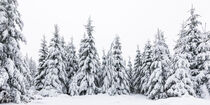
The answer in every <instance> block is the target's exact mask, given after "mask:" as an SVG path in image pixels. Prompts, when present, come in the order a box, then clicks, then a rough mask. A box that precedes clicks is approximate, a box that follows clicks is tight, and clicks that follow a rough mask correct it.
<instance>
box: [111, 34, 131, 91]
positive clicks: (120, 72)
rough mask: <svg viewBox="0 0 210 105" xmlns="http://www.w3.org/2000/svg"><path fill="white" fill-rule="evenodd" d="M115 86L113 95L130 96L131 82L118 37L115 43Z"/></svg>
mask: <svg viewBox="0 0 210 105" xmlns="http://www.w3.org/2000/svg"><path fill="white" fill-rule="evenodd" d="M112 53H113V70H114V72H113V84H112V85H113V86H114V88H115V91H113V93H112V94H118V95H121V94H129V92H130V90H129V81H128V75H127V73H126V71H125V70H126V68H125V65H124V63H123V58H122V51H121V43H120V40H119V36H117V37H116V38H115V40H114V43H113V52H112Z"/></svg>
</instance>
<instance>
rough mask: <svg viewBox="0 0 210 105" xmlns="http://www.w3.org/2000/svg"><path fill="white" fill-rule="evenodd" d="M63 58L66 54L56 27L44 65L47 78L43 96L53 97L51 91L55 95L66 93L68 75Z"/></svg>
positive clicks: (45, 78) (45, 77)
mask: <svg viewBox="0 0 210 105" xmlns="http://www.w3.org/2000/svg"><path fill="white" fill-rule="evenodd" d="M63 58H64V52H63V47H62V43H61V38H60V35H59V30H58V26H57V25H55V32H54V36H53V38H52V39H51V42H50V45H49V54H48V56H47V58H46V61H45V64H44V66H46V68H45V72H44V74H45V76H44V80H43V82H44V85H43V87H42V91H43V92H42V93H43V94H42V95H44V96H51V94H50V93H51V91H52V92H54V93H66V82H67V74H66V70H65V62H64V59H63ZM48 92H49V94H48Z"/></svg>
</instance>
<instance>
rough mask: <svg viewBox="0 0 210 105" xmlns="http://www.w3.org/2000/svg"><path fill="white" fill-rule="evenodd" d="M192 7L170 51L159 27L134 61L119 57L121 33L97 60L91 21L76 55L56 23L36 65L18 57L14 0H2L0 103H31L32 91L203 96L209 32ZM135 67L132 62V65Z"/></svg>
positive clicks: (209, 78) (209, 66) (209, 64)
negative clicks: (203, 28) (153, 39)
mask: <svg viewBox="0 0 210 105" xmlns="http://www.w3.org/2000/svg"><path fill="white" fill-rule="evenodd" d="M198 17H199V15H198V14H196V13H195V9H194V8H192V9H191V10H190V16H189V18H188V19H187V20H186V21H185V22H184V23H183V24H182V28H181V31H180V32H179V34H178V36H179V38H178V40H177V42H176V45H175V47H174V52H175V54H174V55H171V54H170V52H169V48H168V46H167V44H166V43H165V38H164V33H163V31H161V30H159V29H158V31H157V33H156V35H155V41H154V43H151V42H150V41H148V42H147V43H146V44H145V47H144V50H143V52H140V49H139V48H138V47H137V50H136V57H135V60H134V63H132V62H131V61H130V60H129V61H128V63H127V65H126V62H125V60H124V59H123V56H122V51H121V48H122V46H121V43H120V37H119V36H116V38H115V39H114V40H113V42H112V43H111V44H110V49H109V50H108V51H107V52H105V51H103V52H104V53H103V56H102V59H101V60H102V61H101V62H100V60H99V56H98V53H97V49H96V47H95V42H94V40H95V39H94V37H93V34H92V32H93V29H94V27H93V25H92V20H91V19H90V18H89V19H88V23H87V25H85V28H86V30H87V31H86V33H85V35H84V37H83V39H82V40H81V42H80V48H79V51H78V52H77V53H76V50H75V46H74V44H73V38H72V40H71V42H69V43H66V42H65V41H64V38H63V37H62V36H61V35H60V34H59V28H58V26H57V25H55V30H54V34H53V37H52V38H51V40H50V42H49V43H47V41H46V39H45V37H43V39H42V42H41V48H40V51H39V62H38V63H39V64H38V68H37V69H38V70H36V67H35V66H34V65H35V62H34V61H33V60H32V59H29V58H28V57H22V55H21V52H20V44H19V43H20V42H25V38H24V36H23V35H22V28H23V22H22V20H21V18H20V13H19V12H18V10H17V1H16V0H1V1H0V103H5V102H14V103H20V102H29V101H30V100H31V99H34V97H33V94H32V93H31V91H33V90H37V92H38V93H39V94H41V95H42V96H54V95H57V94H69V95H70V96H78V95H95V94H109V95H111V96H112V95H121V94H143V95H145V96H147V97H148V98H149V99H160V98H167V97H180V96H182V95H187V94H188V95H192V96H195V97H201V98H202V97H205V94H207V92H206V91H204V89H205V90H207V91H208V92H210V32H207V31H204V30H201V29H200V27H201V26H202V25H201V22H200V21H199V20H198ZM132 65H133V66H132Z"/></svg>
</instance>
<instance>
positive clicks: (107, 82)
mask: <svg viewBox="0 0 210 105" xmlns="http://www.w3.org/2000/svg"><path fill="white" fill-rule="evenodd" d="M107 58H108V57H107V56H106V55H105V51H104V50H103V56H102V64H101V70H102V71H103V74H102V76H101V77H102V82H103V83H102V84H103V85H102V93H109V89H110V87H111V85H112V73H111V71H110V69H109V65H108V59H107Z"/></svg>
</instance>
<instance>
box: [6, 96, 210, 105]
mask: <svg viewBox="0 0 210 105" xmlns="http://www.w3.org/2000/svg"><path fill="white" fill-rule="evenodd" d="M177 104H179V105H210V99H199V98H194V97H192V96H183V97H181V98H180V97H179V98H178V97H174V98H168V99H159V100H156V101H154V100H149V99H147V98H146V97H145V96H142V95H116V96H109V95H106V94H105V95H102V94H101V95H86V96H74V97H71V96H68V95H59V96H57V97H47V98H43V100H34V101H32V102H31V103H28V104H27V105H177ZM3 105H14V104H3ZM19 105H25V104H19Z"/></svg>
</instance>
